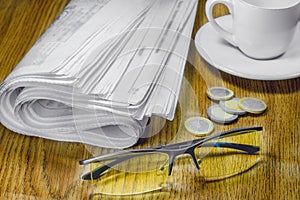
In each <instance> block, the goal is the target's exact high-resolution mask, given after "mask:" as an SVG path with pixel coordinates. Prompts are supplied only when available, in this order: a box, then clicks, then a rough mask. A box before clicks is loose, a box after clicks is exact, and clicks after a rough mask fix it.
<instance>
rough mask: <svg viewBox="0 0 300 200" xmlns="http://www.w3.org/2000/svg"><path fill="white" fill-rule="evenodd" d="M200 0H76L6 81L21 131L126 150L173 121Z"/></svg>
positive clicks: (3, 116) (3, 111) (8, 103)
mask: <svg viewBox="0 0 300 200" xmlns="http://www.w3.org/2000/svg"><path fill="white" fill-rule="evenodd" d="M196 9H197V0H72V1H70V3H69V4H68V5H67V6H66V8H65V9H64V10H63V12H62V13H61V14H60V16H59V17H58V18H57V19H56V20H55V21H54V23H53V24H52V25H51V26H50V27H49V28H48V29H47V31H46V32H45V33H44V34H43V35H42V37H41V38H40V39H39V40H38V41H37V42H36V43H35V45H34V46H33V47H32V48H31V49H30V51H29V52H28V53H27V54H26V55H25V57H24V58H23V59H22V60H21V61H20V63H19V64H18V65H17V66H16V67H15V69H14V70H13V71H12V72H11V74H10V75H9V76H8V77H7V78H6V79H5V80H4V81H3V83H2V84H1V86H0V103H1V107H0V120H1V123H2V124H3V125H4V126H6V127H7V128H9V129H11V130H12V131H14V132H17V133H21V134H25V135H30V136H38V137H43V138H48V139H52V140H59V141H70V142H82V143H87V144H92V145H96V146H101V147H109V148H125V147H129V146H132V145H134V144H135V143H136V142H137V141H138V139H139V138H140V137H143V133H144V131H145V128H146V125H147V122H148V120H149V118H150V117H151V116H153V115H156V116H160V117H163V118H166V119H168V120H172V119H173V117H174V113H175V109H176V104H177V100H178V95H179V91H180V86H181V82H182V77H183V71H184V66H185V63H186V58H187V53H188V48H189V44H190V39H189V38H190V37H191V32H192V29H193V25H194V18H195V14H196Z"/></svg>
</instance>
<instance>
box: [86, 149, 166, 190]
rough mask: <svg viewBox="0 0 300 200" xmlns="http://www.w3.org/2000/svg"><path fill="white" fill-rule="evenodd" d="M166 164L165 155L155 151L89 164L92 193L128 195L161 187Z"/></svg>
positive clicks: (164, 178)
mask: <svg viewBox="0 0 300 200" xmlns="http://www.w3.org/2000/svg"><path fill="white" fill-rule="evenodd" d="M168 165H169V156H168V154H164V153H156V152H155V153H136V154H130V155H122V156H119V157H114V158H113V159H112V160H106V161H105V162H96V163H91V171H92V172H93V175H91V179H92V182H93V184H94V185H95V190H94V192H95V193H101V194H109V195H130V194H139V193H144V192H150V191H154V190H158V189H161V188H162V187H163V186H164V185H165V184H166V180H167V177H168ZM107 168H109V169H108V170H105V169H107ZM102 170H103V171H104V172H103V173H101V171H102Z"/></svg>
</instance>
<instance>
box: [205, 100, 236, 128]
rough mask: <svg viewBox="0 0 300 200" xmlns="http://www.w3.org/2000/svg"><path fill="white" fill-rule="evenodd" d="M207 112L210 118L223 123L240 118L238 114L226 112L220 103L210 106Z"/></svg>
mask: <svg viewBox="0 0 300 200" xmlns="http://www.w3.org/2000/svg"><path fill="white" fill-rule="evenodd" d="M206 113H207V115H208V117H209V119H211V120H212V121H214V122H217V123H221V124H228V123H231V122H233V121H235V120H236V119H237V118H238V115H235V114H230V113H227V112H225V111H224V110H223V109H222V108H221V107H220V106H219V105H213V106H210V107H209V108H208V109H207V111H206Z"/></svg>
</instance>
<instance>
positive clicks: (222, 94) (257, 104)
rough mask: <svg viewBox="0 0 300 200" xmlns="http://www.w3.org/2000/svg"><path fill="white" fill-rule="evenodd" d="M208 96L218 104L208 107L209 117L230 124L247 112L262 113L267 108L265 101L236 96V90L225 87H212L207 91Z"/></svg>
mask: <svg viewBox="0 0 300 200" xmlns="http://www.w3.org/2000/svg"><path fill="white" fill-rule="evenodd" d="M206 94H207V96H208V97H209V98H210V99H211V100H213V101H214V102H218V104H216V105H213V106H210V107H209V108H208V109H207V115H208V117H209V118H210V119H211V120H212V121H214V122H217V123H221V124H228V123H232V122H234V121H235V120H237V119H238V117H239V116H240V115H244V114H246V113H253V114H260V113H263V112H264V111H265V110H266V109H267V105H266V103H265V102H264V101H262V100H260V99H257V98H252V97H245V98H241V99H240V98H237V97H234V92H233V91H232V90H230V89H228V88H225V87H212V88H209V89H208V90H207V91H206Z"/></svg>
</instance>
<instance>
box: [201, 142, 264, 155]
mask: <svg viewBox="0 0 300 200" xmlns="http://www.w3.org/2000/svg"><path fill="white" fill-rule="evenodd" d="M209 144H211V146H209ZM202 147H222V148H231V149H237V150H241V151H245V152H247V153H248V154H255V153H257V152H258V151H259V150H260V147H258V146H252V145H247V144H239V143H230V142H211V143H205V146H201V148H202Z"/></svg>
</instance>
